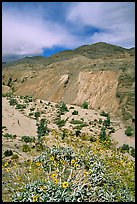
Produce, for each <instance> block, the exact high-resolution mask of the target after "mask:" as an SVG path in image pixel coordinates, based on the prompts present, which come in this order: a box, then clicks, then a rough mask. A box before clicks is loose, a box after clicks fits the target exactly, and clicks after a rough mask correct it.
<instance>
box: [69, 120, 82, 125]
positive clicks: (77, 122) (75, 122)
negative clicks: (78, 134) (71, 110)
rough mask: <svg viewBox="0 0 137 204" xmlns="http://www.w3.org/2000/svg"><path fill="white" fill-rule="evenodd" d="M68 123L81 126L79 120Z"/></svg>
mask: <svg viewBox="0 0 137 204" xmlns="http://www.w3.org/2000/svg"><path fill="white" fill-rule="evenodd" d="M70 123H71V124H74V125H77V124H83V121H81V120H71V121H70Z"/></svg>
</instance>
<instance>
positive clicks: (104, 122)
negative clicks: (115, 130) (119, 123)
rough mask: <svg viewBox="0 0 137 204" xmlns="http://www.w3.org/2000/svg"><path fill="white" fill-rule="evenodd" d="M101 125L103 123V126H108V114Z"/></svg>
mask: <svg viewBox="0 0 137 204" xmlns="http://www.w3.org/2000/svg"><path fill="white" fill-rule="evenodd" d="M103 125H104V126H105V127H108V126H110V117H109V116H107V119H106V120H104V121H103Z"/></svg>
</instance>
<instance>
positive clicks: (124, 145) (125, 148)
mask: <svg viewBox="0 0 137 204" xmlns="http://www.w3.org/2000/svg"><path fill="white" fill-rule="evenodd" d="M121 151H122V152H129V145H128V144H123V146H122V147H121Z"/></svg>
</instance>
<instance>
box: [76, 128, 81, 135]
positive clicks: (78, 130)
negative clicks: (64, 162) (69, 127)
mask: <svg viewBox="0 0 137 204" xmlns="http://www.w3.org/2000/svg"><path fill="white" fill-rule="evenodd" d="M80 134H81V131H80V129H77V130H76V131H75V135H76V137H78V136H80Z"/></svg>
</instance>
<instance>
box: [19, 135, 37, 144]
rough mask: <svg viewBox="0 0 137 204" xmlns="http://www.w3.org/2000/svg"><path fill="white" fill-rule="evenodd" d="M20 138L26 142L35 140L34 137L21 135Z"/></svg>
mask: <svg viewBox="0 0 137 204" xmlns="http://www.w3.org/2000/svg"><path fill="white" fill-rule="evenodd" d="M21 140H22V141H24V142H26V143H28V142H35V137H30V136H22V138H21Z"/></svg>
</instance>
